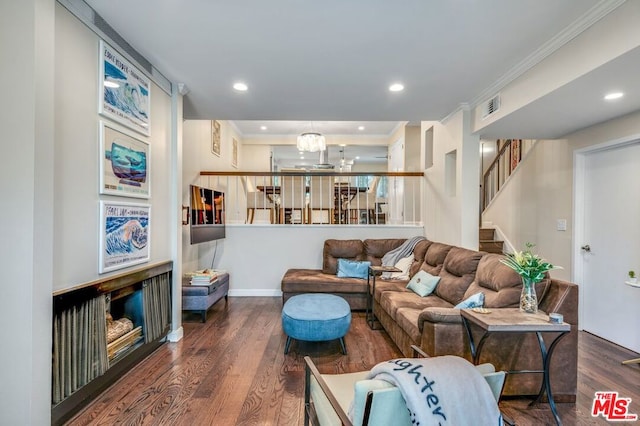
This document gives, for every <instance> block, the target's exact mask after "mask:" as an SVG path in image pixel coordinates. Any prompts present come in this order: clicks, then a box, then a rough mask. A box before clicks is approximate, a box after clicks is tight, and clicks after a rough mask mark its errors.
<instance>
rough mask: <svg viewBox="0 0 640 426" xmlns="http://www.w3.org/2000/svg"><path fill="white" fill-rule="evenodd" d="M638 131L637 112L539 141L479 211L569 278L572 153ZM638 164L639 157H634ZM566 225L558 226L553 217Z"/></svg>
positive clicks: (639, 119)
mask: <svg viewBox="0 0 640 426" xmlns="http://www.w3.org/2000/svg"><path fill="white" fill-rule="evenodd" d="M637 134H640V112H637V113H634V114H630V115H627V116H625V117H621V118H618V119H615V120H611V121H609V122H606V123H603V124H599V125H596V126H593V127H590V128H587V129H584V130H581V131H579V132H576V133H573V134H571V135H568V136H566V137H565V139H562V140H554V141H538V143H537V144H536V145H534V147H533V149H532V150H531V152H530V153H529V155H528V156H527V158H526V160H525V161H523V162H522V163H521V164H520V165H519V166H518V168H517V169H516V171H515V173H514V175H513V176H512V177H511V178H510V179H509V181H508V183H507V184H506V185H505V186H504V187H503V189H502V191H501V192H500V194H499V196H498V197H497V198H496V199H495V200H494V202H492V204H491V205H490V206H489V208H488V209H487V210H486V211H485V213H484V214H483V217H482V219H483V221H488V222H492V223H493V224H494V225H497V226H498V227H499V228H500V229H501V230H502V231H503V232H504V233H505V234H506V235H507V237H508V238H509V240H510V241H511V242H512V243H513V244H514V246H515V247H516V248H517V249H520V248H522V247H523V246H524V244H525V243H526V242H532V243H535V244H536V245H537V247H536V250H537V251H538V252H539V253H540V254H541V255H542V256H543V257H544V258H546V259H548V260H549V261H550V262H552V263H554V264H558V265H561V266H563V267H564V269H562V270H556V271H553V272H552V275H553V276H555V277H558V278H563V279H567V280H572V279H573V271H572V241H573V233H574V229H573V161H574V160H573V157H574V151H575V150H577V149H580V148H585V147H588V146H593V145H598V144H601V143H605V142H609V141H614V140H618V139H622V138H625V137H629V136H630V135H637ZM636 160H637V162H638V165H639V166H640V158H638V159H636ZM557 219H566V220H567V230H566V231H557V230H556V220H557Z"/></svg>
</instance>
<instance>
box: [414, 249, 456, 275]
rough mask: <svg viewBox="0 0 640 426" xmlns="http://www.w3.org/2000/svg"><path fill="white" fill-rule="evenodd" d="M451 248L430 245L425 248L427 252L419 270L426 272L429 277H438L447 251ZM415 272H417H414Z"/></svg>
mask: <svg viewBox="0 0 640 426" xmlns="http://www.w3.org/2000/svg"><path fill="white" fill-rule="evenodd" d="M452 248H453V246H450V245H448V244H442V243H432V244H430V245H429V247H428V248H427V252H426V254H425V256H424V261H423V262H422V264H421V265H420V268H419V269H422V270H423V271H427V272H428V273H430V274H431V275H438V274H440V271H441V270H442V265H443V264H444V260H445V259H446V258H447V255H448V254H449V251H450V250H451V249H452ZM416 272H417V270H416Z"/></svg>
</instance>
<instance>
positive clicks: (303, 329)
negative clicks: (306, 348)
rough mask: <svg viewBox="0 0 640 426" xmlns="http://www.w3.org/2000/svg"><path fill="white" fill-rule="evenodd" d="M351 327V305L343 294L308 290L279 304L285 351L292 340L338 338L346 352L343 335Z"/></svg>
mask: <svg viewBox="0 0 640 426" xmlns="http://www.w3.org/2000/svg"><path fill="white" fill-rule="evenodd" d="M350 326H351V308H350V307H349V303H347V301H346V300H344V299H343V298H342V297H339V296H335V295H333V294H322V293H309V294H299V295H297V296H293V297H291V298H289V300H287V301H286V302H285V304H284V306H283V307H282V329H283V330H284V332H285V334H286V335H287V343H286V345H285V348H284V353H285V354H286V353H288V352H289V347H290V345H291V339H297V340H304V341H308V342H320V341H326V340H334V339H340V346H341V347H342V353H343V354H345V355H346V354H347V349H346V347H345V344H344V335H345V334H347V331H349V327H350Z"/></svg>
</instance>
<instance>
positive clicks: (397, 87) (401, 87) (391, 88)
mask: <svg viewBox="0 0 640 426" xmlns="http://www.w3.org/2000/svg"><path fill="white" fill-rule="evenodd" d="M403 90H404V85H403V84H401V83H393V84H392V85H391V86H389V91H390V92H402V91H403Z"/></svg>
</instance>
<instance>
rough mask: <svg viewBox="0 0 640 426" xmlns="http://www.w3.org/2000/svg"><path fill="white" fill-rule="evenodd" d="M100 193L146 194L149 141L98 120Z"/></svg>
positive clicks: (147, 194) (147, 192)
mask: <svg viewBox="0 0 640 426" xmlns="http://www.w3.org/2000/svg"><path fill="white" fill-rule="evenodd" d="M100 193H101V194H110V195H119V196H123V197H136V198H149V195H150V186H149V144H148V143H146V142H145V141H143V140H140V139H138V138H136V137H134V136H133V134H130V133H128V132H125V131H124V129H120V128H119V127H115V126H114V125H112V124H109V123H107V122H104V121H102V120H101V121H100Z"/></svg>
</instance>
